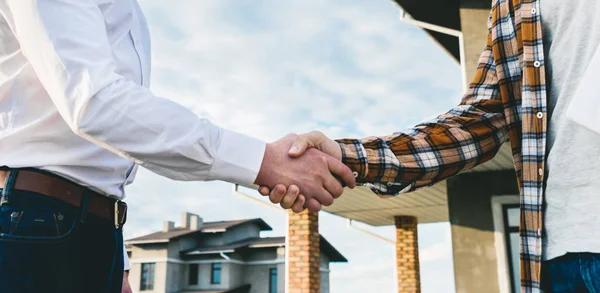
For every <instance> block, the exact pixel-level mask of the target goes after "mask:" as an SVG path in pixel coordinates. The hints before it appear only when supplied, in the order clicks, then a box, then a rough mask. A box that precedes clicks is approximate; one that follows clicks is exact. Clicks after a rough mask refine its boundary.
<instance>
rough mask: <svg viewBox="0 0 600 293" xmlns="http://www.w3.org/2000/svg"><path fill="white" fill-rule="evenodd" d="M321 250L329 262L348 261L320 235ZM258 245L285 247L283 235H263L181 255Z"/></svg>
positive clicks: (187, 251) (255, 246) (185, 252)
mask: <svg viewBox="0 0 600 293" xmlns="http://www.w3.org/2000/svg"><path fill="white" fill-rule="evenodd" d="M320 238H321V241H320V246H321V251H322V252H323V253H324V254H325V255H326V256H327V257H328V258H329V261H331V262H348V260H347V259H346V258H345V257H344V256H343V255H342V254H341V253H340V252H339V251H338V250H337V249H335V247H333V245H331V243H329V241H327V239H325V237H323V236H320ZM259 247H285V237H264V238H249V239H244V240H241V241H237V242H233V243H230V244H226V245H218V246H210V247H200V248H194V249H190V250H186V251H182V252H181V254H182V255H186V256H190V255H198V254H213V253H220V252H227V251H230V252H231V251H235V250H236V249H240V248H259Z"/></svg>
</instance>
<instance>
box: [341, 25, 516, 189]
mask: <svg viewBox="0 0 600 293" xmlns="http://www.w3.org/2000/svg"><path fill="white" fill-rule="evenodd" d="M507 139H508V135H507V130H506V121H505V119H504V113H503V105H502V101H501V100H500V92H499V86H498V78H497V75H496V63H495V61H494V56H493V53H492V35H491V33H490V34H488V37H487V45H486V48H485V51H484V52H483V54H482V55H481V57H480V59H479V66H478V69H477V72H476V74H475V78H474V80H473V82H472V83H471V84H470V87H469V90H468V91H467V93H466V94H465V96H464V97H463V100H462V102H461V103H460V104H459V105H458V106H457V107H455V108H453V109H452V110H450V111H448V112H447V113H445V114H442V115H439V116H438V117H436V118H435V119H433V120H431V121H428V122H425V123H421V124H419V125H417V126H415V127H414V128H413V129H412V130H411V131H410V132H407V133H395V134H393V135H390V136H383V137H367V138H364V139H361V140H359V139H341V140H338V143H339V144H340V147H341V149H342V154H343V162H344V163H345V164H346V165H347V166H349V167H350V168H351V169H352V170H353V171H354V172H356V173H355V175H357V182H358V183H359V184H361V185H367V186H370V187H371V188H372V190H373V191H374V192H375V193H377V194H379V195H395V194H398V193H404V192H409V191H414V190H416V189H419V188H421V187H426V186H431V185H433V184H435V183H437V182H439V181H441V180H443V179H445V178H448V177H450V176H452V175H455V174H457V173H458V172H460V171H462V170H467V169H470V168H473V167H475V166H476V165H478V164H481V163H483V162H486V161H488V160H490V159H492V158H493V157H494V155H495V154H496V153H497V152H498V150H499V148H500V146H501V145H502V144H503V143H504V142H505V141H506V140H507Z"/></svg>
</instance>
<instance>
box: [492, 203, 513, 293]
mask: <svg viewBox="0 0 600 293" xmlns="http://www.w3.org/2000/svg"><path fill="white" fill-rule="evenodd" d="M519 203H520V198H519V196H518V195H498V196H492V217H493V219H494V244H495V246H496V257H497V262H496V263H497V264H498V285H499V287H500V288H499V289H500V293H511V292H512V288H511V281H510V278H511V275H510V266H509V261H510V259H509V256H508V255H507V252H508V249H507V247H506V235H505V231H504V213H503V209H502V208H503V206H504V205H509V204H510V205H514V204H519Z"/></svg>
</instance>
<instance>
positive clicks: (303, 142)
mask: <svg viewBox="0 0 600 293" xmlns="http://www.w3.org/2000/svg"><path fill="white" fill-rule="evenodd" d="M326 138H327V137H325V135H324V134H323V133H321V132H319V131H312V132H309V133H305V134H301V135H298V137H296V141H295V142H294V144H293V145H292V147H291V148H290V151H289V153H288V154H289V155H290V157H292V158H296V157H299V156H300V155H302V154H303V153H304V152H305V151H306V149H308V148H314V147H316V146H318V145H319V144H320V143H321V142H322V141H323V140H324V139H326Z"/></svg>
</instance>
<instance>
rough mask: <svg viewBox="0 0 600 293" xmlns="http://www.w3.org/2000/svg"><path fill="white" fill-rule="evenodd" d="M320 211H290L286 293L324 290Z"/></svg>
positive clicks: (310, 292)
mask: <svg viewBox="0 0 600 293" xmlns="http://www.w3.org/2000/svg"><path fill="white" fill-rule="evenodd" d="M319 243H320V236H319V214H317V213H311V212H308V211H304V212H302V213H300V214H295V213H293V212H291V211H290V212H289V217H288V244H287V245H288V246H287V249H286V253H288V264H287V266H288V267H287V268H286V269H287V271H288V273H287V274H286V276H287V278H288V286H289V288H288V290H286V293H320V290H321V272H320V263H321V261H320V245H319Z"/></svg>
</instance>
